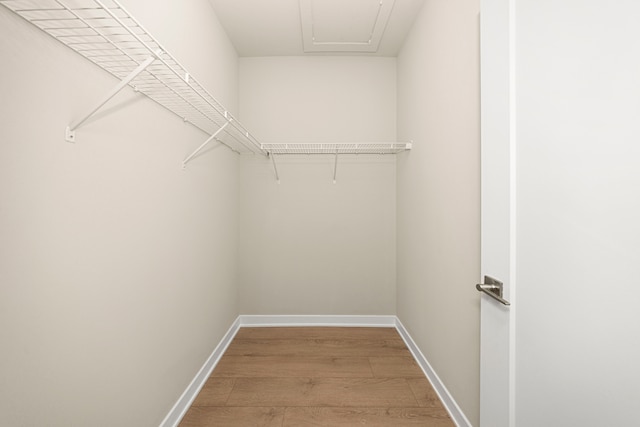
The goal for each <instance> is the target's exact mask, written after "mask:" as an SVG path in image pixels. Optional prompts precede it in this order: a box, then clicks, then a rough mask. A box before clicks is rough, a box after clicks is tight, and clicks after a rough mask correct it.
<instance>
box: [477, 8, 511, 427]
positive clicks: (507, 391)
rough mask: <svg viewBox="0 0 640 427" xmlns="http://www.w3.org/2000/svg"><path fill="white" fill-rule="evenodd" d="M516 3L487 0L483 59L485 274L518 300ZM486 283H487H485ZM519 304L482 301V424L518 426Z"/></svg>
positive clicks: (482, 26) (482, 19)
mask: <svg viewBox="0 0 640 427" xmlns="http://www.w3.org/2000/svg"><path fill="white" fill-rule="evenodd" d="M510 3H512V1H510V0H482V3H481V12H480V33H481V35H480V39H481V45H480V58H481V67H480V68H481V165H482V166H481V170H482V175H481V186H482V192H481V194H482V211H481V212H482V213H481V215H482V222H481V227H482V228H481V240H482V246H481V272H482V277H483V278H484V277H485V276H491V277H492V278H494V279H497V280H499V281H500V282H502V283H503V299H504V300H506V301H509V302H511V303H513V302H514V297H515V283H514V280H513V279H514V276H515V270H514V262H515V253H514V251H515V245H514V228H513V227H514V225H515V197H514V191H513V189H514V185H515V174H514V171H515V159H514V154H515V153H514V150H513V148H514V147H513V143H514V139H513V133H514V127H513V123H512V122H513V120H514V115H513V114H512V109H513V107H514V105H513V102H512V95H513V93H512V74H513V66H512V60H513V57H512V55H511V50H512V46H511V43H510V40H511V27H510V22H511V20H510V14H511V10H510ZM480 280H483V279H480ZM514 309H515V306H514V304H511V305H505V304H504V302H500V301H499V300H497V299H495V298H492V297H491V296H489V295H487V294H484V293H483V294H482V297H481V308H480V311H481V319H480V328H481V337H480V365H481V366H480V426H481V427H509V426H510V427H513V426H514V422H513V406H514V402H513V384H512V382H513V381H512V380H513V372H512V370H513V356H514V351H513V344H514V341H513V339H512V332H513V330H514V329H513V324H512V323H513V319H514Z"/></svg>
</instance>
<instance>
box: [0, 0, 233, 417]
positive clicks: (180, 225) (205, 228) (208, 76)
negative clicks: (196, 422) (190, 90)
mask: <svg viewBox="0 0 640 427" xmlns="http://www.w3.org/2000/svg"><path fill="white" fill-rule="evenodd" d="M123 3H124V5H125V7H130V11H131V12H132V14H133V15H134V16H136V17H137V18H138V19H139V20H140V22H141V23H142V24H143V25H144V26H145V27H147V28H148V30H149V31H150V32H151V33H152V34H154V35H155V36H156V37H157V38H158V39H159V41H160V42H161V43H162V44H163V45H165V47H166V48H167V50H168V51H170V52H171V53H172V54H174V55H175V56H176V57H177V58H178V59H179V60H180V61H181V62H182V63H184V64H185V66H186V67H187V68H189V69H190V71H191V73H192V74H193V75H194V76H195V77H196V78H197V79H198V80H199V81H201V82H202V83H203V84H204V85H205V86H206V87H208V88H209V89H210V91H211V92H212V93H213V94H214V95H216V96H218V97H219V98H220V99H221V101H222V102H224V103H226V104H228V105H229V106H230V107H231V108H235V106H237V57H236V54H235V51H234V50H233V48H232V46H231V44H230V43H229V41H228V40H227V38H226V35H224V33H223V32H222V30H221V29H220V28H219V26H218V25H217V20H216V18H215V16H214V14H213V11H212V9H211V7H210V5H209V4H208V2H207V1H206V0H198V1H189V2H159V3H158V2H153V1H151V0H147V1H135V2H134V1H131V0H130V1H123ZM187 21H188V22H190V25H189V26H188V27H187V28H188V30H189V31H187V32H185V30H184V28H185V27H184V25H183V23H184V22H187ZM0 33H1V35H2V36H1V37H0V57H1V58H2V66H1V67H0V100H1V101H0V118H1V120H2V126H0V141H1V144H0V194H1V195H2V202H1V205H0V236H1V237H0V342H1V343H2V352H1V353H2V355H1V356H0V383H1V384H2V386H1V387H0V425H7V426H15V425H21V426H23V425H24V426H35V425H48V426H69V425H78V426H82V425H84V426H89V425H91V426H132V427H133V426H135V427H139V426H157V425H158V424H159V423H160V422H161V421H162V419H163V418H164V416H165V415H166V414H167V412H168V411H169V410H170V408H171V407H172V405H173V404H174V402H175V401H176V400H177V399H178V397H179V396H180V394H181V393H182V392H183V391H184V389H185V388H186V386H187V385H188V384H189V382H190V381H191V379H192V378H193V377H194V375H195V374H196V372H197V371H198V369H199V368H200V367H201V366H202V364H203V363H204V361H205V360H206V358H207V357H208V355H209V354H210V353H211V351H212V350H213V348H214V346H215V345H216V343H217V342H218V341H219V340H220V339H221V338H222V336H223V335H224V333H225V332H226V330H227V329H228V328H229V326H230V325H231V323H232V321H233V320H234V318H235V317H236V316H237V309H236V307H237V304H236V288H235V284H236V277H235V276H236V270H235V265H236V242H237V206H238V204H237V184H238V179H237V176H238V157H237V155H235V154H233V153H231V152H230V151H229V150H227V149H224V148H220V149H216V150H213V151H211V152H209V153H207V154H206V155H204V156H201V157H199V158H198V159H196V160H194V161H193V162H191V163H190V164H189V168H188V169H187V170H186V171H182V170H181V160H182V159H183V158H184V157H185V156H186V155H187V154H189V153H190V152H191V151H193V150H194V149H195V148H196V147H197V146H198V145H199V144H201V143H202V142H203V141H204V139H206V135H204V134H203V133H202V132H200V131H198V130H196V129H194V128H192V127H191V126H190V125H187V124H184V123H183V121H182V120H181V119H180V118H178V117H175V116H173V115H172V114H171V113H169V112H167V111H166V110H164V109H163V108H162V107H159V106H158V105H156V104H155V103H153V102H151V101H149V100H148V99H145V98H144V97H142V96H137V95H136V94H135V93H133V91H131V90H128V89H127V90H125V91H123V93H122V94H121V95H120V96H118V97H117V99H114V100H113V101H112V103H110V104H109V105H108V106H107V107H106V108H105V109H104V110H102V111H101V112H100V113H99V114H98V116H97V117H96V118H95V119H92V120H91V121H90V122H88V123H87V124H86V125H85V126H83V127H82V128H80V129H79V130H78V131H77V133H76V138H77V142H76V143H75V144H70V143H67V142H65V141H64V129H65V126H66V125H67V124H68V123H69V122H70V121H72V120H73V119H75V118H77V117H78V116H79V115H80V114H83V113H84V112H86V111H87V109H88V108H89V107H91V106H92V104H95V102H96V101H97V100H99V99H100V98H101V97H102V96H104V95H105V94H106V93H107V92H108V91H110V90H111V88H113V87H114V86H115V84H116V81H115V79H114V78H113V77H111V76H110V75H108V74H107V73H105V72H103V71H102V70H100V69H98V68H97V67H95V66H94V65H93V64H91V63H89V62H88V61H86V60H85V59H83V58H81V57H80V56H78V55H77V54H75V53H74V52H72V51H71V50H70V49H68V48H66V47H64V46H62V45H61V44H60V43H58V42H57V41H55V40H53V39H52V38H50V37H49V36H47V35H46V34H44V33H43V32H41V31H40V30H38V29H36V28H35V27H34V26H32V25H30V24H28V23H27V22H26V21H23V20H22V19H21V18H19V17H18V16H17V15H14V14H12V13H11V12H9V11H8V10H6V9H5V8H4V7H0ZM196 49H199V50H196ZM205 53H206V54H205Z"/></svg>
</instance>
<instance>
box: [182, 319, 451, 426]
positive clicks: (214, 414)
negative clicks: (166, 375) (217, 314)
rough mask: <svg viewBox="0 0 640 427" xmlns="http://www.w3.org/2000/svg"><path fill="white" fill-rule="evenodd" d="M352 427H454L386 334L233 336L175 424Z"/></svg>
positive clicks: (249, 331)
mask: <svg viewBox="0 0 640 427" xmlns="http://www.w3.org/2000/svg"><path fill="white" fill-rule="evenodd" d="M360 425H366V426H393V427H402V426H428V427H454V426H455V424H454V423H453V422H452V421H451V419H450V418H449V416H448V414H447V412H446V410H445V409H444V407H443V406H442V404H441V403H440V401H439V400H438V397H437V395H436V393H435V392H434V391H433V389H432V388H431V385H430V384H429V381H428V380H427V379H426V377H425V376H424V374H423V373H422V371H421V370H420V368H419V367H418V365H417V364H416V362H415V361H414V359H413V358H412V356H411V353H410V352H409V350H408V349H407V347H406V346H405V344H404V342H403V341H402V338H400V335H399V334H398V332H397V331H396V330H395V329H393V328H321V327H313V328H298V327H292V328H241V329H240V330H239V332H238V334H237V335H236V337H235V338H234V340H233V342H232V343H231V345H230V346H229V348H228V349H227V351H226V353H225V354H224V356H223V357H222V358H221V360H220V362H219V363H218V365H217V366H216V368H215V370H214V371H213V373H212V375H211V377H210V378H209V380H208V381H207V383H206V384H205V386H204V387H203V389H202V390H201V391H200V394H199V395H198V397H197V398H196V400H195V401H194V403H193V405H192V406H191V408H190V409H189V411H188V412H187V414H186V415H185V417H184V419H183V420H182V423H181V424H180V426H181V427H195V426H230V427H235V426H269V427H271V426H278V427H283V426H286V427H294V426H295V427H304V426H332V427H333V426H338V427H339V426H360Z"/></svg>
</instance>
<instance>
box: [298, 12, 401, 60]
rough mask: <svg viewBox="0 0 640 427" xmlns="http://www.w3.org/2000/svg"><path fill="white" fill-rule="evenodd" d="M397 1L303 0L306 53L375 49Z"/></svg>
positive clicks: (303, 35)
mask: <svg viewBox="0 0 640 427" xmlns="http://www.w3.org/2000/svg"><path fill="white" fill-rule="evenodd" d="M394 2H395V0H349V1H345V0H300V20H301V23H302V40H303V45H304V51H305V52H309V53H311V52H369V53H372V52H376V51H377V50H378V47H379V45H380V40H381V39H382V35H383V34H384V30H385V28H386V27H387V22H388V21H389V17H390V16H391V11H392V9H393V4H394Z"/></svg>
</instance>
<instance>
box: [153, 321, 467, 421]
mask: <svg viewBox="0 0 640 427" xmlns="http://www.w3.org/2000/svg"><path fill="white" fill-rule="evenodd" d="M284 326H338V327H375V328H396V330H397V331H398V333H399V334H400V336H401V337H402V339H403V340H404V342H405V344H406V345H407V347H408V348H409V351H411V354H412V355H413V358H414V359H415V360H416V362H417V363H418V365H420V368H422V371H423V372H424V374H425V375H426V377H427V379H428V380H429V382H430V383H431V385H432V387H433V389H434V390H435V391H436V393H437V394H438V397H440V400H441V401H442V404H443V405H444V406H445V408H446V409H447V411H448V412H449V415H450V416H451V419H452V420H453V421H454V422H455V423H456V426H458V427H472V425H471V423H470V422H469V420H468V419H467V417H466V416H465V415H464V413H463V412H462V410H461V409H460V407H459V406H458V404H457V403H456V401H455V400H454V399H453V396H451V394H450V393H449V391H448V390H447V388H446V387H445V386H444V384H443V383H442V381H440V378H439V377H438V375H437V374H436V372H435V371H434V370H433V368H432V367H431V365H430V364H429V362H428V361H427V358H426V357H424V355H423V354H422V352H421V351H420V349H419V348H418V346H417V344H416V343H415V342H414V341H413V339H412V338H411V336H410V335H409V332H407V330H406V329H405V327H404V326H403V325H402V322H400V320H399V319H398V318H397V317H396V316H331V315H328V316H319V315H313V316H304V315H284V316H280V315H240V316H238V318H237V319H236V320H235V322H233V325H231V328H229V331H228V332H227V333H226V335H225V336H224V337H223V338H222V341H220V343H219V344H218V346H217V347H216V348H215V350H214V351H213V353H212V354H211V356H209V358H208V359H207V361H206V362H205V364H204V366H202V368H201V369H200V370H199V371H198V373H197V374H196V376H195V378H194V379H193V381H191V384H189V386H188V387H187V389H186V390H185V391H184V393H182V396H180V399H178V401H177V402H176V404H175V405H174V406H173V408H172V409H171V411H170V412H169V414H168V415H167V416H166V417H165V419H164V421H162V423H161V424H160V427H177V425H178V424H179V423H180V420H181V419H182V417H184V415H185V414H186V412H187V410H188V409H189V407H190V406H191V403H192V402H193V401H194V399H195V398H196V396H197V395H198V393H199V392H200V389H201V388H202V386H204V383H205V382H206V381H207V378H209V376H210V375H211V372H213V369H214V368H215V366H216V364H217V363H218V361H219V360H220V358H221V357H222V355H223V354H224V352H225V351H226V349H227V347H228V346H229V344H230V343H231V340H233V337H234V336H235V335H236V333H237V332H238V330H239V329H240V328H241V327H284Z"/></svg>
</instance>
